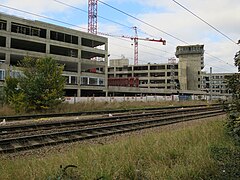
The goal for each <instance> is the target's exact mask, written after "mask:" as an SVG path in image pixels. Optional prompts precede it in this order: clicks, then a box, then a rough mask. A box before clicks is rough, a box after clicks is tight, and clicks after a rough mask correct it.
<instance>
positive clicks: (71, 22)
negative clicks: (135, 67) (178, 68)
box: [0, 0, 240, 73]
mask: <svg viewBox="0 0 240 180" xmlns="http://www.w3.org/2000/svg"><path fill="white" fill-rule="evenodd" d="M57 1H58V2H57ZM59 2H64V3H66V4H68V5H71V6H72V7H69V6H66V5H63V4H62V3H59ZM102 2H104V3H102ZM176 2H178V3H180V4H181V5H182V6H184V7H185V8H187V9H188V10H190V11H191V12H193V13H194V14H196V15H197V16H198V17H200V18H201V19H203V20H205V22H207V23H208V24H209V25H207V24H206V23H204V22H202V21H201V20H199V19H198V18H196V17H195V16H194V15H192V14H191V13H189V12H188V11H186V10H185V9H183V8H182V7H181V6H180V5H179V4H177V3H176ZM105 3H106V4H108V5H110V6H113V7H115V8H116V9H119V10H121V11H123V12H125V13H127V14H129V15H131V16H127V15H126V14H124V13H121V12H119V11H117V10H115V9H113V8H111V7H109V6H107V5H106V4H105ZM4 6H5V7H4ZM6 6H7V7H8V8H6ZM73 7H75V8H73ZM13 8H14V9H18V10H22V11H25V12H28V13H23V12H20V11H17V10H14V9H13ZM87 11H88V1H87V0H68V1H67V2H66V1H63V0H41V1H36V0H35V1H34V0H0V12H4V13H7V14H10V15H15V16H19V17H23V18H26V19H33V20H40V21H44V22H48V23H52V24H56V25H60V26H64V27H68V28H73V29H77V30H80V31H85V32H87V24H88V14H87ZM29 13H34V14H35V15H33V14H29ZM43 17H47V18H43ZM133 17H134V18H133ZM50 18H51V19H52V20H50ZM60 21H61V22H60ZM134 26H135V27H137V30H138V37H141V38H154V39H160V38H162V39H164V40H166V42H167V44H166V45H162V43H159V42H150V41H143V40H139V62H138V64H146V63H167V62H168V59H170V58H172V57H175V51H176V47H177V46H182V45H195V44H203V45H204V50H205V53H204V62H205V67H204V69H203V70H204V71H207V72H209V69H210V67H212V69H213V72H214V73H217V72H222V73H232V72H237V68H236V67H235V66H234V60H233V58H234V55H235V54H236V52H237V51H239V50H240V46H239V45H237V44H236V42H237V41H238V40H239V39H240V1H239V0H211V1H210V0H201V1H199V0H176V1H174V0H147V1H146V0H99V1H98V32H99V34H101V33H104V34H109V35H110V36H106V37H107V38H108V42H109V44H108V48H109V54H110V56H109V59H119V58H122V57H125V58H128V59H129V61H130V64H133V63H134V62H133V61H134V60H133V59H134V46H133V41H132V40H131V39H127V38H119V37H121V36H130V37H134V35H135V32H134V29H133V28H132V27H134ZM210 26H212V27H210ZM213 28H215V29H213ZM113 36H114V37H113ZM118 36H119V37H118Z"/></svg>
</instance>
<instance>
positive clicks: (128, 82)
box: [108, 77, 139, 87]
mask: <svg viewBox="0 0 240 180" xmlns="http://www.w3.org/2000/svg"><path fill="white" fill-rule="evenodd" d="M108 86H122V87H138V86H139V79H138V78H137V77H129V78H108Z"/></svg>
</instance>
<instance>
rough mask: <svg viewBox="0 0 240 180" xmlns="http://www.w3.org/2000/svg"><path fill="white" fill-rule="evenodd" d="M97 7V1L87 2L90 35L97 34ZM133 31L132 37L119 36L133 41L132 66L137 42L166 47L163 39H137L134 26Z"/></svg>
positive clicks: (136, 50)
mask: <svg viewBox="0 0 240 180" xmlns="http://www.w3.org/2000/svg"><path fill="white" fill-rule="evenodd" d="M97 6H98V0H88V32H89V33H92V34H97ZM133 29H134V31H135V36H134V37H129V36H121V37H123V38H130V39H132V40H133V41H134V65H137V64H138V40H144V41H152V42H162V43H163V45H166V40H163V39H149V38H139V37H138V33H137V27H136V26H134V27H133ZM105 35H107V34H105Z"/></svg>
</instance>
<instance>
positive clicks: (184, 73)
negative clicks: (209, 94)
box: [176, 45, 204, 91]
mask: <svg viewBox="0 0 240 180" xmlns="http://www.w3.org/2000/svg"><path fill="white" fill-rule="evenodd" d="M176 57H177V58H179V62H178V78H179V83H180V89H182V90H194V91H196V90H200V89H201V70H202V69H203V68H204V58H203V57H204V45H188V46H178V47H177V48H176Z"/></svg>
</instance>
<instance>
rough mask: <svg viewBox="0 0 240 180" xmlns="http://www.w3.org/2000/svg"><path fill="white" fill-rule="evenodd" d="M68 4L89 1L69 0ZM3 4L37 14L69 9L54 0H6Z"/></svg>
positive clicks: (81, 3)
mask: <svg viewBox="0 0 240 180" xmlns="http://www.w3.org/2000/svg"><path fill="white" fill-rule="evenodd" d="M63 2H64V1H63ZM67 3H68V4H71V5H73V6H74V5H78V6H83V5H86V3H87V1H85V0H68V2H67ZM2 4H3V5H6V6H9V7H14V8H18V9H21V10H25V11H29V12H34V13H36V14H45V13H55V12H64V11H65V10H66V9H68V7H67V6H64V5H62V4H60V3H57V2H55V1H54V0H41V1H32V0H21V1H17V0H5V1H4V2H3V3H2ZM8 11H11V10H8Z"/></svg>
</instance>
